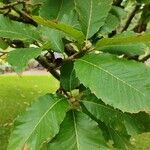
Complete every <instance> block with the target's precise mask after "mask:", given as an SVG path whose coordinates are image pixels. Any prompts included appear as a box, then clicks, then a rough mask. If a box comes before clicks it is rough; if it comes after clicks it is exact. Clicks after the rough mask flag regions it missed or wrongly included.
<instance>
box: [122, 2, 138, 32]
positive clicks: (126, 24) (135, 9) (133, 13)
mask: <svg viewBox="0 0 150 150" xmlns="http://www.w3.org/2000/svg"><path fill="white" fill-rule="evenodd" d="M140 7H141V5H139V4H137V5H136V6H135V7H134V9H133V11H132V12H131V14H130V15H129V17H128V20H127V21H126V23H125V26H124V27H123V29H122V31H121V32H124V31H126V30H127V29H128V27H129V26H130V24H131V22H132V20H133V18H134V17H135V15H136V13H137V12H138V11H139V9H140Z"/></svg>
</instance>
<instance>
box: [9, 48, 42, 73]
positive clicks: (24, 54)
mask: <svg viewBox="0 0 150 150" xmlns="http://www.w3.org/2000/svg"><path fill="white" fill-rule="evenodd" d="M41 52H42V49H41V48H18V49H16V50H14V51H11V52H9V54H8V56H7V61H8V63H9V64H11V65H12V67H13V68H14V70H15V71H16V72H18V73H20V72H22V71H23V70H24V69H25V67H26V66H27V63H28V61H29V60H30V59H32V58H36V57H37V56H39V55H40V54H41Z"/></svg>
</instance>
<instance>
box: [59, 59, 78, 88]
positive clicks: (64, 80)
mask: <svg viewBox="0 0 150 150" xmlns="http://www.w3.org/2000/svg"><path fill="white" fill-rule="evenodd" d="M60 72H61V75H60V83H61V86H62V87H63V88H64V89H65V90H67V91H71V90H73V89H75V88H76V87H77V86H79V80H78V78H77V77H76V74H75V70H74V63H73V62H66V63H64V64H63V66H62V67H61V70H60Z"/></svg>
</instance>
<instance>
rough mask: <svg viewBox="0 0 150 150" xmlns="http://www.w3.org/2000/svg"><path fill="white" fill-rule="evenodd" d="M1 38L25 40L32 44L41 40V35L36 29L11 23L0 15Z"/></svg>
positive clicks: (19, 23)
mask: <svg viewBox="0 0 150 150" xmlns="http://www.w3.org/2000/svg"><path fill="white" fill-rule="evenodd" d="M0 37H3V38H10V39H12V40H13V39H14V40H23V41H27V42H30V43H32V42H33V41H39V40H40V34H39V32H38V31H37V30H36V28H35V27H33V26H31V25H26V24H23V23H21V22H16V21H11V20H10V19H8V18H7V17H4V16H3V15H0Z"/></svg>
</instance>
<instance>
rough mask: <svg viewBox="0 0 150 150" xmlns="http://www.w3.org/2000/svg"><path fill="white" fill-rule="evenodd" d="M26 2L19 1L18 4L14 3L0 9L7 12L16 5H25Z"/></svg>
mask: <svg viewBox="0 0 150 150" xmlns="http://www.w3.org/2000/svg"><path fill="white" fill-rule="evenodd" d="M24 3H25V2H24V1H19V0H18V1H17V2H12V3H9V4H6V5H4V6H2V7H0V9H1V10H5V9H10V8H12V7H14V6H16V5H19V4H24Z"/></svg>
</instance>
